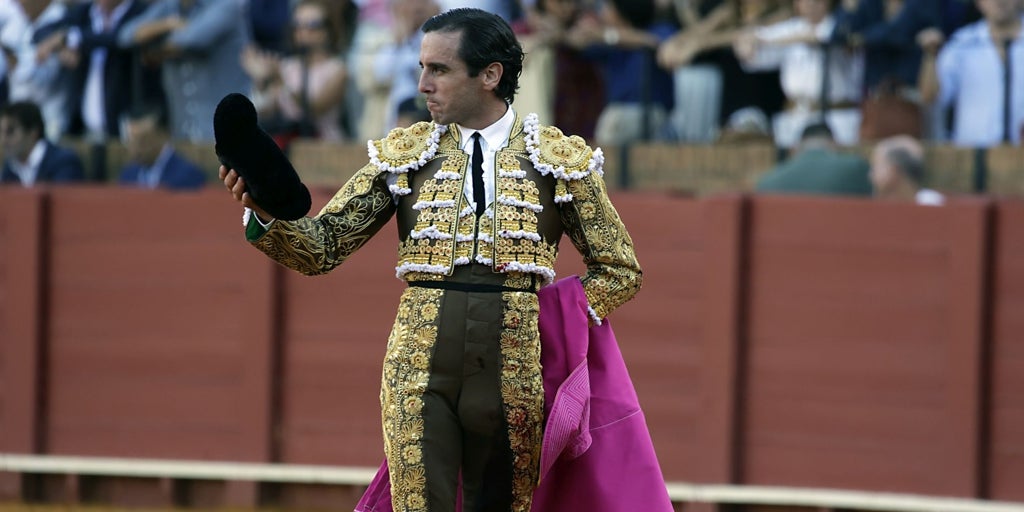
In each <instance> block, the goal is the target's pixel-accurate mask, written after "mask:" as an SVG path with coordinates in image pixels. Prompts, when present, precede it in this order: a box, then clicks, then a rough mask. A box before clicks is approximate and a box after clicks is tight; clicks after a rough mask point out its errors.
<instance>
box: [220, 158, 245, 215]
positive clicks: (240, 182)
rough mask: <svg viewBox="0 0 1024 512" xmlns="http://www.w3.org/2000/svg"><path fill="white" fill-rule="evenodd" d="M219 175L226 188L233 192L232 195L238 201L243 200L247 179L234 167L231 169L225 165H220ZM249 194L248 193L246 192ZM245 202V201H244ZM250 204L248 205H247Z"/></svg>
mask: <svg viewBox="0 0 1024 512" xmlns="http://www.w3.org/2000/svg"><path fill="white" fill-rule="evenodd" d="M217 176H219V177H220V179H221V180H222V181H223V182H224V188H226V189H228V191H230V192H231V195H232V196H233V197H234V198H235V200H236V201H238V202H243V201H242V196H243V194H245V180H244V179H242V177H241V176H239V175H238V173H237V172H235V171H234V170H233V169H231V170H229V169H228V168H227V167H225V166H223V165H222V166H220V169H219V170H218V171H217ZM246 195H247V194H246ZM243 204H244V203H243ZM246 206H248V205H246Z"/></svg>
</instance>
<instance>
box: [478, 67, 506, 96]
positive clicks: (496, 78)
mask: <svg viewBox="0 0 1024 512" xmlns="http://www.w3.org/2000/svg"><path fill="white" fill-rule="evenodd" d="M504 72H505V68H504V66H502V65H501V63H500V62H492V63H490V64H488V65H487V67H486V68H484V69H483V70H482V71H480V77H481V80H482V81H483V84H484V90H487V91H493V90H494V89H497V88H498V83H499V82H501V75H502V74H503V73H504Z"/></svg>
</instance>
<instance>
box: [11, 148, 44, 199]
mask: <svg viewBox="0 0 1024 512" xmlns="http://www.w3.org/2000/svg"><path fill="white" fill-rule="evenodd" d="M45 154H46V142H45V141H43V139H39V140H38V141H36V145H35V146H32V151H31V152H29V154H28V161H27V162H19V161H18V159H17V158H14V157H10V158H9V161H10V163H11V170H12V171H14V174H17V175H18V179H20V180H21V184H22V186H25V187H31V186H32V185H35V183H36V179H37V178H39V164H41V163H43V156H44V155H45Z"/></svg>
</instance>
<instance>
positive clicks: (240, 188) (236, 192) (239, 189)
mask: <svg viewBox="0 0 1024 512" xmlns="http://www.w3.org/2000/svg"><path fill="white" fill-rule="evenodd" d="M232 172H234V171H232ZM244 194H245V180H244V179H242V177H241V176H239V177H238V179H237V180H235V184H234V185H233V186H232V187H231V195H232V196H235V199H236V200H238V201H239V202H241V201H242V195H244Z"/></svg>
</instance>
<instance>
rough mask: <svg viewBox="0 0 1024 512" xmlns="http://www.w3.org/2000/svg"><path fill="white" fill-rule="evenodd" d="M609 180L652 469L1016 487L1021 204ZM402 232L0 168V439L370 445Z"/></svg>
mask: <svg viewBox="0 0 1024 512" xmlns="http://www.w3.org/2000/svg"><path fill="white" fill-rule="evenodd" d="M326 199H327V196H326V195H325V194H324V193H322V192H321V193H318V194H317V197H316V198H315V199H314V203H315V204H323V202H325V201H326ZM613 200H614V201H615V204H616V206H617V208H618V209H619V211H620V213H621V215H622V217H623V219H624V220H625V222H626V224H627V226H629V228H630V232H631V234H632V235H633V238H634V241H635V243H636V247H637V252H638V256H639V257H640V260H641V263H642V265H643V267H644V276H645V285H644V289H643V290H642V292H641V293H640V294H639V295H638V296H637V298H636V299H635V300H634V301H632V302H630V303H629V304H627V305H625V306H624V307H623V308H621V309H620V310H619V311H617V312H616V313H614V314H613V316H612V323H613V325H614V326H615V329H616V333H617V335H618V338H619V342H620V344H621V348H622V352H623V354H624V356H625V358H626V360H627V363H628V364H629V367H630V371H631V374H632V376H633V379H634V384H635V386H636V388H637V392H638V394H639V396H640V400H641V404H642V405H643V407H644V410H645V414H646V416H647V419H648V423H649V425H650V429H651V433H652V436H653V438H654V442H655V445H656V448H657V450H658V454H659V457H660V459H661V463H662V466H663V470H664V472H665V476H666V478H667V479H668V480H672V481H694V482H710V483H732V482H735V483H751V484H770V485H792V486H821V487H833V488H851V489H866V490H877V491H896V492H913V493H924V494H933V495H946V496H973V497H988V498H996V499H1003V500H1018V501H1024V494H1022V491H1021V486H1019V485H1017V483H1019V482H1021V481H1024V455H1022V453H1024V399H1022V398H1021V396H1020V393H1019V390H1020V389H1022V387H1024V381H1022V378H1021V375H1024V341H1022V339H1021V337H1022V335H1021V332H1022V330H1021V327H1022V326H1021V325H1019V324H1020V322H1021V320H1019V319H1020V318H1024V314H1022V313H1024V295H1022V293H1024V256H1022V255H1024V237H1022V236H1021V235H1020V233H1021V232H1024V230H1022V229H1021V228H1022V227H1024V206H1022V205H1021V204H1018V203H989V202H986V201H980V200H966V201H962V202H958V203H955V204H954V205H951V206H949V207H944V208H923V207H915V206H911V205H902V204H884V203H875V202H870V201H853V200H847V201H844V200H822V199H810V198H780V197H774V198H772V197H757V198H749V197H744V196H723V197H717V198H711V199H703V200H692V199H681V198H676V197H670V196H667V195H659V194H628V193H619V194H615V195H614V196H613ZM395 243H396V233H395V232H394V228H393V227H388V228H386V229H385V230H384V231H383V232H382V233H381V234H380V235H379V236H377V237H376V238H375V239H374V240H372V241H371V242H370V243H369V244H368V245H367V246H366V247H365V248H364V249H363V250H361V251H360V252H358V253H357V254H356V255H355V256H353V257H352V258H351V259H350V260H349V261H348V262H346V263H345V265H343V267H342V268H340V269H338V270H337V271H335V272H334V273H332V274H330V275H327V276H320V277H315V278H309V277H304V276H301V275H298V274H295V273H291V272H289V271H286V270H284V269H283V268H281V267H278V266H277V265H275V264H273V263H272V262H270V261H269V260H268V259H266V258H265V257H264V256H263V255H262V254H260V253H259V252H257V251H255V250H254V249H252V248H251V247H249V246H248V244H246V243H245V242H244V239H243V235H242V228H241V225H240V211H239V209H238V208H237V207H235V206H234V205H233V204H232V203H231V201H230V200H228V199H227V198H225V197H224V193H223V192H222V191H219V190H209V191H204V192H201V193H198V194H188V195H183V194H172V193H160V192H148V191H134V190H120V189H106V188H59V189H50V190H37V191H23V190H17V189H2V190H0V308H2V311H0V452H9V453H52V454H61V455H100V456H125V457H161V458H162V457H166V458H176V459H208V460H230V461H279V462H290V463H312V464H338V465H357V466H375V465H376V464H377V463H378V462H379V460H380V457H381V441H380V421H379V414H378V398H377V395H378V385H379V378H380V362H381V359H382V357H383V352H384V345H385V341H386V337H387V333H388V330H389V329H390V326H391V321H392V317H393V313H394V309H395V305H396V303H397V298H398V294H399V292H400V290H401V289H402V283H401V282H400V281H398V280H396V279H394V253H395ZM562 250H563V254H562V258H561V261H560V263H559V268H558V270H559V274H560V275H568V274H569V273H574V272H579V271H580V270H581V264H580V263H579V261H578V259H579V258H578V255H576V253H575V250H574V249H573V248H572V246H571V244H568V243H565V244H563V246H562ZM18 478H19V477H18V476H17V475H10V474H7V475H0V496H15V495H16V494H17V493H18V492H19V489H20V481H19V480H18ZM165 487H166V486H165ZM279 491H280V492H281V493H285V494H286V493H287V491H281V490H279ZM111 492H112V491H111ZM188 492H191V493H193V494H194V495H196V496H201V495H203V493H210V492H215V493H216V492H224V490H216V491H210V489H208V488H202V487H201V486H192V487H189V488H188ZM226 492H227V494H228V495H229V496H231V497H232V498H231V500H230V501H231V502H232V503H238V504H252V503H256V502H258V501H259V500H260V499H261V498H259V493H258V492H257V487H256V486H255V485H254V484H246V483H229V484H227V487H226ZM195 499H196V500H198V499H199V498H195Z"/></svg>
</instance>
